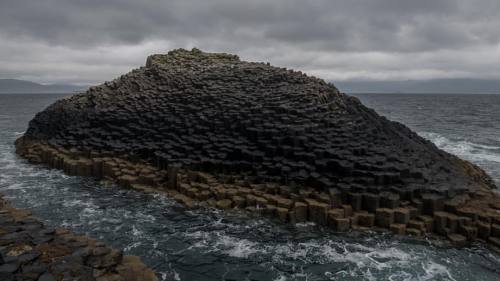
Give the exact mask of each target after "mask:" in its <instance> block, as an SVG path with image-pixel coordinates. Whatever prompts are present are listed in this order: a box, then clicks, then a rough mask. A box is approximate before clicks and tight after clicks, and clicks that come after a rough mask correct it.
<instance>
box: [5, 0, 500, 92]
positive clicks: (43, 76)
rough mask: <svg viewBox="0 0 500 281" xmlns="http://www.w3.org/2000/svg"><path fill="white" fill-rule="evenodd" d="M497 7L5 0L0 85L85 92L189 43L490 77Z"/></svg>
mask: <svg viewBox="0 0 500 281" xmlns="http://www.w3.org/2000/svg"><path fill="white" fill-rule="evenodd" d="M499 12H500V1H497V0H478V1H467V0H419V1H401V0H338V1H336V0H311V1H302V0H275V1H268V0H252V1H243V0H241V1H240V0H212V1H195V0H168V1H167V0H163V1H162V0H142V1H135V0H39V1H31V0H30V1H28V0H6V1H2V2H1V3H0V42H2V44H0V77H17V78H25V79H32V80H35V81H40V82H76V83H96V82H100V81H103V80H109V79H112V78H113V77H114V76H117V75H119V74H121V73H123V72H127V71H128V70H129V69H130V68H133V67H137V66H139V65H141V64H143V62H144V60H145V57H146V56H147V55H148V54H149V53H152V52H164V51H167V50H168V49H171V48H174V47H193V46H198V47H200V48H202V49H205V50H209V51H227V52H234V53H238V54H240V55H241V56H242V57H243V58H245V59H250V60H258V61H270V62H271V63H273V64H277V65H280V66H286V67H296V68H300V69H302V70H305V71H306V72H309V73H312V74H315V75H318V76H321V77H322V78H326V79H333V80H344V79H420V78H433V77H436V78H441V77H478V78H492V77H498V75H499V74H500V29H498V28H497V27H498V26H500V19H499V17H498V14H499Z"/></svg>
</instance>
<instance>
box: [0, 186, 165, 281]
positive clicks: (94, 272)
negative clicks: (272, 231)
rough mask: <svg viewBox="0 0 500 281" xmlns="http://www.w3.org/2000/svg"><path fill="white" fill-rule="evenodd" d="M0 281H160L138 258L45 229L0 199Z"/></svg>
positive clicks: (22, 211) (99, 244)
mask: <svg viewBox="0 0 500 281" xmlns="http://www.w3.org/2000/svg"><path fill="white" fill-rule="evenodd" d="M0 280H2V281H9V280H12V281H14V280H26V281H28V280H33V281H35V280H38V281H56V280H81V281H87V280H88V281H91V280H97V281H120V280H121V281H128V280H130V281H133V280H135V281H157V280H158V279H157V278H156V276H155V274H154V273H153V271H152V270H151V269H149V268H147V267H146V266H145V265H144V264H143V263H142V262H141V260H140V259H139V258H138V257H135V256H126V255H123V252H122V251H119V250H115V249H112V248H110V247H107V246H106V245H105V244H104V243H102V242H98V241H95V240H93V239H90V238H88V237H86V236H82V235H76V234H73V233H70V232H69V231H67V230H65V229H54V228H50V227H46V226H44V225H43V223H41V222H40V221H38V220H37V219H36V218H34V217H32V216H31V213H30V212H29V211H27V210H20V209H16V208H13V207H11V206H10V205H9V202H8V201H7V200H5V199H4V198H3V195H1V194H0Z"/></svg>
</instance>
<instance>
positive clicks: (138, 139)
mask: <svg viewBox="0 0 500 281" xmlns="http://www.w3.org/2000/svg"><path fill="white" fill-rule="evenodd" d="M23 139H24V140H30V141H37V142H46V143H48V144H51V145H53V146H56V147H65V148H67V149H76V150H78V151H82V152H86V153H90V152H93V153H97V154H102V155H127V157H128V159H138V160H145V161H146V162H148V163H150V164H153V165H155V166H157V167H159V168H166V167H167V166H168V165H172V164H177V165H182V167H184V168H189V169H193V170H202V171H206V172H211V173H213V174H235V175H240V176H242V177H244V178H247V179H251V180H254V181H259V182H264V181H279V182H282V183H285V184H287V185H289V186H292V187H300V186H312V187H315V188H317V189H322V190H325V191H327V190H328V189H329V188H332V187H337V188H338V189H340V190H342V191H344V192H345V191H354V192H364V191H375V192H377V193H378V192H381V191H391V192H397V193H398V194H404V193H405V192H407V193H413V192H415V193H417V194H419V193H427V192H432V193H438V194H442V195H447V196H450V195H454V194H458V193H462V192H464V191H474V190H475V189H476V188H478V187H492V186H493V183H492V181H491V179H490V178H489V177H488V176H487V175H486V174H485V173H484V172H483V171H482V170H481V169H479V168H477V167H476V166H474V165H472V164H470V163H468V162H465V161H463V160H460V159H458V158H457V157H455V156H452V155H450V154H448V153H446V152H444V151H442V150H439V149H438V148H437V147H436V146H435V145H433V144H432V143H431V142H429V141H427V140H425V139H423V138H421V137H419V136H418V135H417V134H415V133H414V132H412V131H411V130H409V129H408V128H407V127H405V126H404V125H402V124H399V123H396V122H391V121H389V120H387V119H386V118H384V117H381V116H379V115H378V114H377V113H376V112H375V111H373V110H371V109H369V108H367V107H365V106H363V105H362V104H361V103H360V102H359V100H358V99H357V98H354V97H350V96H348V95H345V94H343V93H340V92H339V90H338V89H337V88H335V86H334V85H332V84H329V83H326V82H325V81H323V80H321V79H317V78H314V77H308V76H306V75H305V74H303V73H301V72H296V71H292V70H287V69H284V68H277V67H272V66H270V65H268V64H264V63H251V62H244V61H240V60H239V59H238V57H237V56H235V55H229V54H212V53H204V52H201V51H199V50H197V49H193V50H192V51H186V50H182V49H181V50H174V51H171V52H169V53H168V54H166V55H153V56H150V57H149V58H148V59H147V63H146V66H145V67H141V68H139V69H137V70H133V71H132V72H130V73H128V74H126V75H123V76H121V77H120V78H118V79H116V80H114V81H112V82H107V83H105V84H103V85H100V86H97V87H93V88H91V89H90V90H89V91H87V92H86V93H82V94H78V95H75V96H72V97H69V98H66V99H63V100H60V101H58V102H56V103H54V104H53V105H51V106H50V107H48V108H47V109H46V110H44V111H43V112H40V113H39V114H37V115H36V117H35V118H34V119H33V120H32V121H31V122H30V125H29V128H28V130H27V132H26V134H25V136H24V137H23ZM382 199H384V198H382ZM384 200H385V201H383V200H382V201H381V203H382V204H390V202H392V201H390V200H392V199H391V198H388V199H384ZM387 200H389V201H387ZM386 201H387V202H389V203H385V202H386ZM398 204H399V201H398Z"/></svg>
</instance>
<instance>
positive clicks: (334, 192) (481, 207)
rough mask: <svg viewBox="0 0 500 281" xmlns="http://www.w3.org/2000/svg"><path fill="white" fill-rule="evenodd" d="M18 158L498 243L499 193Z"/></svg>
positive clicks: (209, 200)
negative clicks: (369, 187) (319, 186)
mask: <svg viewBox="0 0 500 281" xmlns="http://www.w3.org/2000/svg"><path fill="white" fill-rule="evenodd" d="M16 147H17V153H18V154H19V155H21V156H23V157H24V158H26V159H28V160H29V161H30V162H32V163H38V164H45V165H47V166H49V167H52V168H56V169H61V170H63V171H64V172H65V173H67V174H69V175H75V176H92V177H96V178H99V179H107V180H111V181H115V182H116V183H118V184H119V185H120V186H123V187H126V188H133V189H136V190H141V191H144V192H156V193H163V194H165V195H168V196H170V197H172V198H174V199H176V200H177V201H178V202H181V203H182V204H184V205H186V206H187V207H189V208H193V207H197V206H210V207H216V208H220V209H224V210H228V209H233V208H236V209H244V210H247V211H250V212H252V213H256V214H262V215H267V216H271V217H275V218H277V219H279V220H280V221H281V222H284V223H292V224H295V223H300V222H305V221H311V222H315V223H316V224H318V225H321V226H326V227H330V228H332V229H334V230H336V231H339V232H344V231H349V230H350V229H354V230H361V231H366V230H377V231H390V232H392V233H394V234H397V235H405V234H406V235H412V236H418V237H422V236H427V237H434V238H439V237H441V238H447V239H449V240H450V241H451V242H453V243H455V244H456V245H465V244H467V243H468V242H471V241H475V240H480V241H485V242H488V243H489V244H491V245H493V246H496V247H499V246H500V196H498V195H497V194H496V193H494V192H493V191H491V190H489V189H487V188H484V189H478V190H477V191H476V192H474V193H469V194H461V195H457V196H454V197H451V198H448V197H443V196H440V195H437V194H432V193H423V194H421V193H411V192H406V191H405V192H401V193H397V192H381V193H366V192H353V191H352V190H350V189H346V190H340V189H336V188H331V189H329V191H328V192H321V191H318V190H316V189H313V188H305V187H301V188H300V189H297V188H294V187H293V186H285V185H282V184H279V183H273V182H248V181H246V180H243V179H242V178H238V177H237V176H234V175H232V176H227V175H222V174H218V175H217V176H214V175H211V174H208V173H204V172H199V171H192V170H186V169H181V168H179V167H177V166H169V167H167V168H164V167H155V166H151V165H149V164H146V163H144V162H137V161H132V160H131V159H128V158H127V156H126V155H122V156H117V155H115V156H111V155H98V154H96V153H93V152H86V153H83V152H78V151H76V150H72V151H69V150H66V149H63V148H55V147H52V146H49V145H47V144H43V143H39V142H31V141H28V140H25V139H23V138H21V139H19V140H18V141H17V143H16Z"/></svg>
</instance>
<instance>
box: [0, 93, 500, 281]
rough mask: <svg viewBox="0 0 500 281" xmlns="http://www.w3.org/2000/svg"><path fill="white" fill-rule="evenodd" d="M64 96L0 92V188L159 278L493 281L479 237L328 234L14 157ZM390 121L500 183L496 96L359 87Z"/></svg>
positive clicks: (499, 276) (494, 269)
mask: <svg viewBox="0 0 500 281" xmlns="http://www.w3.org/2000/svg"><path fill="white" fill-rule="evenodd" d="M61 97H63V96H62V95H0V192H2V193H4V194H6V196H7V197H8V198H9V199H10V200H11V202H12V203H13V205H15V206H16V207H20V208H29V209H31V210H33V213H34V214H35V215H36V216H37V217H38V218H40V219H41V220H42V221H44V222H45V223H47V224H49V225H53V226H63V227H66V228H68V229H71V230H73V231H75V232H78V233H84V234H87V235H90V236H91V237H93V238H96V239H100V240H102V241H104V242H106V243H108V244H110V245H112V246H113V247H115V248H119V249H123V250H124V251H125V252H126V253H127V254H132V255H138V256H141V258H142V259H143V261H144V262H145V263H146V264H148V265H149V266H151V267H152V268H154V269H155V270H156V271H157V272H158V276H159V278H160V279H161V280H276V281H277V280H279V281H284V280H394V281H396V280H500V255H499V254H497V253H496V252H494V251H492V250H491V249H489V248H488V247H487V246H485V245H482V244H480V243H475V244H473V245H471V246H469V247H464V248H455V247H452V246H450V245H449V244H448V243H447V242H445V241H428V240H417V239H412V238H408V237H397V236H392V235H389V234H377V233H363V234H361V233H355V232H353V233H349V234H342V235H339V234H336V233H334V232H332V231H330V230H328V229H323V228H319V227H317V226H315V225H313V224H303V225H297V226H295V227H293V226H289V225H283V224H279V223H278V222H276V221H273V220H270V219H263V218H259V217H252V216H250V215H248V214H244V213H237V212H234V213H222V212H220V211H217V210H212V209H200V210H187V209H185V208H184V207H183V206H181V205H179V204H177V203H176V202H174V201H173V200H171V199H169V198H165V197H162V196H158V195H147V194H143V193H140V192H135V191H131V190H124V189H120V188H118V187H116V186H114V185H112V184H109V183H105V182H99V181H96V180H93V179H88V178H81V177H68V176H66V175H64V174H63V173H61V172H60V171H56V170H48V169H45V168H42V167H38V166H33V165H30V164H28V163H26V162H25V161H24V160H22V159H19V158H18V157H16V155H15V154H14V146H13V142H14V140H15V139H16V138H17V137H19V136H20V135H21V134H22V133H23V132H24V130H25V129H26V127H27V124H28V122H29V120H30V119H31V118H32V117H33V116H34V114H35V113H36V112H38V111H40V110H42V109H43V108H45V107H46V106H48V105H49V104H50V103H52V102H53V101H55V100H56V99H59V98H61ZM358 97H359V98H360V99H361V100H362V101H363V102H364V103H365V104H366V105H368V106H370V107H372V108H375V109H376V110H377V111H378V112H379V113H381V114H382V115H385V116H387V117H388V118H389V119H392V120H396V121H400V122H403V123H405V124H407V125H408V126H410V127H411V128H412V129H414V130H415V131H417V132H418V133H419V134H421V135H422V136H424V137H426V138H428V139H430V140H432V141H433V142H435V143H436V144H437V145H438V146H439V147H441V148H443V149H445V150H447V151H449V152H451V153H454V154H457V155H459V156H461V157H463V158H466V159H468V160H470V161H472V162H474V163H476V164H478V165H480V166H481V167H483V168H484V169H485V170H486V171H488V172H489V173H490V174H491V175H492V176H493V177H494V179H495V180H496V182H497V183H499V182H500V114H499V112H498V111H499V110H500V95H498V96H489V95H358Z"/></svg>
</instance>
